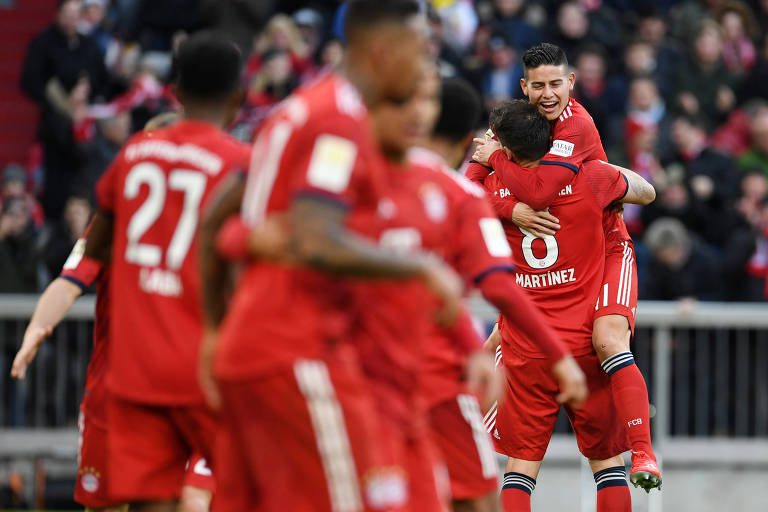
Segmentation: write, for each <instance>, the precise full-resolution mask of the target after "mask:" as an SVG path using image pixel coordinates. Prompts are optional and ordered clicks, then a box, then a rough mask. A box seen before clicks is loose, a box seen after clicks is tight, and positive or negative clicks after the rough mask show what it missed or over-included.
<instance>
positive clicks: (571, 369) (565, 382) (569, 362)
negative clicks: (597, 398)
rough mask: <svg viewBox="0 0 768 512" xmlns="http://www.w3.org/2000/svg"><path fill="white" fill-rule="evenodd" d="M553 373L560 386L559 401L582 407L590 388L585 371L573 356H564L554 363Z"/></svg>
mask: <svg viewBox="0 0 768 512" xmlns="http://www.w3.org/2000/svg"><path fill="white" fill-rule="evenodd" d="M552 374H553V375H554V376H555V379H557V383H558V385H559V387H560V394H559V395H557V402H558V403H560V404H566V405H570V406H571V407H581V405H582V404H583V403H584V401H585V400H586V399H587V395H588V394H589V390H588V389H587V379H586V377H584V372H582V371H581V368H579V365H578V364H576V360H575V359H573V357H571V356H566V357H564V358H562V359H561V360H559V361H558V362H556V363H555V364H554V365H552Z"/></svg>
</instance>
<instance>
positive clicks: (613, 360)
mask: <svg viewBox="0 0 768 512" xmlns="http://www.w3.org/2000/svg"><path fill="white" fill-rule="evenodd" d="M634 256H635V253H634V247H633V246H632V243H631V242H628V241H625V242H622V243H621V244H614V245H613V246H611V247H609V248H608V250H607V251H606V260H605V278H604V279H603V281H604V282H603V287H602V289H601V292H600V296H599V297H598V301H597V305H596V311H595V320H594V325H593V336H592V342H593V345H594V348H595V352H596V353H597V356H598V358H599V360H600V363H601V365H602V368H603V370H604V371H605V373H606V374H607V375H608V376H609V377H610V381H611V389H612V392H613V396H614V401H615V404H616V408H617V410H618V413H619V415H620V416H621V418H622V419H623V421H624V423H623V428H625V429H626V431H627V434H628V435H629V439H630V443H631V444H632V471H631V475H632V476H631V480H632V482H633V483H634V484H635V485H636V486H637V485H640V486H642V487H643V488H645V489H646V490H647V491H648V490H650V489H652V488H653V487H657V486H659V485H661V474H660V472H659V468H658V465H657V464H656V456H655V455H654V453H653V448H652V446H651V431H650V424H649V414H648V388H647V386H646V383H645V379H644V378H643V375H642V373H641V372H640V369H639V368H638V367H637V365H636V364H635V359H634V356H633V355H632V352H631V351H630V349H629V342H630V337H631V333H632V332H633V331H634V319H635V311H636V308H637V265H636V264H635V258H634Z"/></svg>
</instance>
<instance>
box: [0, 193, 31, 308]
mask: <svg viewBox="0 0 768 512" xmlns="http://www.w3.org/2000/svg"><path fill="white" fill-rule="evenodd" d="M40 270H41V269H40V250H39V248H38V240H37V231H36V230H35V228H34V226H33V224H32V216H31V212H30V211H29V206H28V204H27V202H26V201H25V200H24V199H22V198H18V197H11V198H9V199H6V200H5V201H3V207H2V210H1V211H0V293H34V292H37V291H38V290H39V286H40V284H41V274H40Z"/></svg>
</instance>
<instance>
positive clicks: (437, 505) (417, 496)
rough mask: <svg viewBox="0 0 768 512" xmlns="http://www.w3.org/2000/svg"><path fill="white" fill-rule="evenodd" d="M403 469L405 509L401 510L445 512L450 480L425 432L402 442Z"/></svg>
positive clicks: (449, 496) (446, 510) (447, 503)
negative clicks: (405, 491)
mask: <svg viewBox="0 0 768 512" xmlns="http://www.w3.org/2000/svg"><path fill="white" fill-rule="evenodd" d="M403 465H404V466H405V468H406V472H407V474H408V506H407V508H405V509H403V510H409V511H410V512H448V510H450V500H451V487H450V481H449V478H450V477H449V476H448V471H447V469H446V467H445V464H444V463H443V461H442V460H441V458H440V456H439V455H438V451H437V448H436V447H435V446H434V445H433V444H432V442H431V441H430V440H429V438H428V437H427V433H426V432H424V433H423V435H418V436H416V437H414V438H411V439H408V440H406V441H405V459H404V460H403Z"/></svg>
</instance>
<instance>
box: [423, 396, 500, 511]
mask: <svg viewBox="0 0 768 512" xmlns="http://www.w3.org/2000/svg"><path fill="white" fill-rule="evenodd" d="M429 421H430V424H431V426H432V435H431V438H432V439H433V440H434V442H435V446H436V447H437V448H438V450H439V451H440V453H441V454H442V457H443V460H445V463H446V467H447V469H448V477H449V479H450V486H451V495H452V496H453V509H454V511H456V510H466V511H477V512H482V511H489V512H490V511H493V510H497V508H498V505H497V504H498V496H497V490H498V473H499V468H498V465H497V463H496V454H495V453H494V451H493V443H492V441H491V438H490V436H489V435H488V433H487V432H486V430H485V425H484V424H483V417H482V414H481V412H480V405H479V404H478V402H477V398H475V396H474V395H470V394H465V393H462V394H460V395H457V396H456V397H454V398H453V399H452V400H448V401H446V402H443V403H441V404H438V405H436V406H434V407H432V408H431V409H430V411H429Z"/></svg>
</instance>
